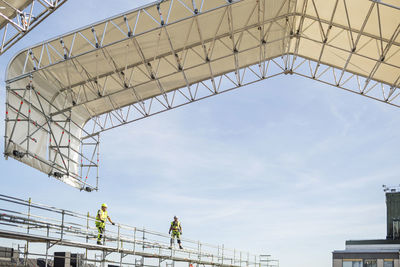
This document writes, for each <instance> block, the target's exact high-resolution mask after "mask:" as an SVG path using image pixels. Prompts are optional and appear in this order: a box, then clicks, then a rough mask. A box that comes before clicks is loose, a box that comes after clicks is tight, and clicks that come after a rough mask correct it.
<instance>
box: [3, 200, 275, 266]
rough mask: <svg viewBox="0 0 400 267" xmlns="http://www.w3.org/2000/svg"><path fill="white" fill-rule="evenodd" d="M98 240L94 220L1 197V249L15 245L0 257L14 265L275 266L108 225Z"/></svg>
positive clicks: (243, 255) (230, 252) (245, 254)
mask: <svg viewBox="0 0 400 267" xmlns="http://www.w3.org/2000/svg"><path fill="white" fill-rule="evenodd" d="M96 238H97V229H96V227H95V217H94V216H91V215H90V214H89V213H88V214H86V215H84V214H79V213H76V212H73V211H69V210H64V209H58V208H55V207H51V206H47V205H43V204H39V203H34V202H33V201H32V200H31V199H29V200H23V199H20V198H16V197H11V196H6V195H0V246H3V247H4V244H6V245H7V244H8V245H9V244H10V243H11V244H14V246H13V248H12V251H8V250H7V249H5V248H3V252H4V253H3V254H2V248H0V258H1V255H8V257H9V259H10V261H12V262H13V263H14V264H22V265H24V264H27V263H28V262H29V261H30V260H32V258H40V260H41V261H42V262H43V264H44V266H46V267H50V266H53V263H56V262H57V260H59V261H63V262H64V263H65V260H66V261H67V262H71V259H73V260H74V261H75V262H77V261H78V262H80V264H81V266H107V265H106V264H108V266H136V267H142V266H146V267H175V266H188V267H194V266H196V267H200V266H202V267H207V266H210V267H267V266H277V262H276V261H274V260H272V259H271V258H270V255H254V254H250V253H248V252H244V251H240V250H236V249H228V248H226V247H224V245H219V246H215V245H211V244H207V243H202V242H200V241H193V240H190V239H182V241H183V242H184V245H185V248H184V249H179V248H175V247H170V236H169V235H166V234H163V233H159V232H155V231H150V230H147V229H144V228H137V227H132V226H128V225H123V224H116V225H115V226H113V225H108V226H107V229H106V232H105V234H104V237H103V239H104V243H103V245H97V244H96ZM16 246H17V247H16ZM5 247H7V246H5ZM65 249H68V250H73V252H71V251H65ZM60 251H61V252H60ZM63 251H64V252H63ZM14 252H15V253H14ZM16 255H17V256H16ZM62 266H64V265H62Z"/></svg>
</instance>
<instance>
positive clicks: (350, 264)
mask: <svg viewBox="0 0 400 267" xmlns="http://www.w3.org/2000/svg"><path fill="white" fill-rule="evenodd" d="M343 267H363V265H362V260H343ZM375 267H376V266H375ZM392 267H393V266H392Z"/></svg>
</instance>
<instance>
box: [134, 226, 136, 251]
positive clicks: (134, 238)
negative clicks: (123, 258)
mask: <svg viewBox="0 0 400 267" xmlns="http://www.w3.org/2000/svg"><path fill="white" fill-rule="evenodd" d="M135 252H136V227H135V229H133V255H135Z"/></svg>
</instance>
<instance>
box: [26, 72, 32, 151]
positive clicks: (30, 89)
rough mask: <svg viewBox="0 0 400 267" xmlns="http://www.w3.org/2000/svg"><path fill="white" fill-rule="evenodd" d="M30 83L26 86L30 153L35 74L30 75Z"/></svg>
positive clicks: (27, 140) (27, 138)
mask: <svg viewBox="0 0 400 267" xmlns="http://www.w3.org/2000/svg"><path fill="white" fill-rule="evenodd" d="M29 78H30V79H29V84H28V85H27V86H26V89H27V90H28V125H27V126H28V127H27V131H28V132H27V134H26V153H27V155H29V152H30V150H29V145H30V141H31V108H32V98H31V96H32V88H33V76H32V75H30V76H29Z"/></svg>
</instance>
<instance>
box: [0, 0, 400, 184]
mask: <svg viewBox="0 0 400 267" xmlns="http://www.w3.org/2000/svg"><path fill="white" fill-rule="evenodd" d="M358 9H360V11H359V10H358ZM178 11H179V15H177V13H178ZM355 12H363V14H362V16H361V18H360V16H355V17H358V20H356V19H354V18H353V16H354V14H355ZM182 14H183V15H182ZM352 15H353V16H352ZM209 21H211V22H209ZM340 21H342V22H343V23H339V22H340ZM14 62H15V63H14ZM17 62H18V64H17ZM13 65H15V66H16V67H14V68H13V67H12V66H13ZM10 66H11V67H10V68H9V76H8V80H7V86H8V100H7V112H8V114H7V118H6V128H7V129H6V138H5V142H6V146H5V147H6V150H5V154H6V155H7V156H12V157H14V158H18V156H15V155H14V154H13V152H14V151H17V152H20V151H22V152H21V155H27V157H25V158H24V157H21V158H18V159H19V160H21V161H24V162H25V163H27V164H29V165H31V166H33V167H35V168H38V169H40V170H41V171H44V172H46V173H48V174H49V175H52V176H55V177H56V178H60V177H58V176H60V175H61V178H62V179H61V180H63V181H65V182H70V184H71V185H73V186H76V187H78V188H81V189H82V188H85V187H87V188H88V189H89V190H92V189H97V182H96V186H88V183H87V177H89V176H90V175H91V174H92V172H93V171H94V172H95V173H96V174H95V175H94V176H95V177H96V181H97V180H98V163H99V159H98V145H99V135H100V134H101V132H103V131H106V130H109V129H113V128H116V127H118V126H121V125H125V124H128V123H131V122H134V121H137V120H140V119H143V118H146V117H149V116H152V115H155V114H158V113H160V112H165V111H168V110H171V109H174V108H177V107H180V106H183V105H186V104H189V103H192V102H195V101H198V100H201V99H205V98H208V97H210V96H213V95H217V94H221V93H223V92H227V91H231V90H233V89H236V88H239V87H243V86H245V85H248V84H251V83H255V82H257V81H261V80H264V79H268V78H272V77H275V76H278V75H281V74H285V75H293V74H296V75H300V76H303V77H307V78H310V79H313V80H316V81H319V82H322V83H325V84H329V85H332V86H334V87H337V88H341V89H344V90H347V91H350V92H353V93H356V94H359V95H363V96H366V97H369V98H371V99H374V100H378V101H381V102H384V103H387V104H390V105H393V106H396V107H399V106H400V98H399V97H398V96H399V94H400V91H399V85H400V10H399V9H398V8H396V7H390V6H388V4H385V3H381V2H379V1H367V0H357V1H349V0H331V1H329V2H326V1H320V0H297V1H296V0H274V1H265V0H241V1H240V0H238V1H228V0H227V1H225V0H224V1H222V0H217V1H211V0H196V1H195V0H193V1H191V0H190V1H189V0H170V1H161V2H157V3H154V4H151V5H148V6H145V7H142V8H139V9H137V10H133V11H129V12H127V13H125V14H122V15H119V16H116V17H113V18H110V19H107V20H104V21H102V22H100V23H97V24H93V25H90V26H89V27H86V28H83V29H80V30H78V31H76V32H73V33H70V34H67V35H65V36H62V37H59V38H56V39H52V40H50V41H47V42H44V43H43V44H41V45H38V46H35V47H31V48H29V49H27V50H25V51H23V52H21V53H20V54H18V55H17V56H16V57H15V58H14V60H13V62H12V63H11V64H10ZM26 84H28V86H26ZM35 88H37V89H35ZM48 88H51V90H49V89H48ZM17 91H20V94H16V92H17ZM32 92H33V96H35V97H36V100H37V101H36V102H32V101H31V98H30V97H31V95H32ZM40 93H41V95H40ZM27 98H28V100H27ZM41 101H42V102H43V101H44V102H46V105H45V106H46V108H41V107H40V105H41V104H40V102H41ZM26 106H28V107H29V108H28V110H30V108H31V107H32V108H34V109H37V110H39V111H38V112H39V113H40V114H36V115H35V117H40V118H41V123H40V124H39V128H42V129H44V130H43V131H38V132H36V131H34V130H32V129H30V128H29V127H21V128H22V129H23V130H19V131H18V132H21V131H25V133H24V134H22V136H25V137H28V138H27V141H26V146H25V145H24V146H21V141H19V142H16V140H15V139H16V138H15V134H14V132H15V131H14V128H15V127H16V126H15V125H18V124H21V119H24V120H27V121H28V125H30V124H32V119H31V118H30V116H29V114H30V112H27V109H26V108H25V110H24V107H26ZM52 122H60V123H58V124H57V123H56V124H55V125H53V124H52ZM62 123H65V124H62ZM54 128H57V130H54ZM40 132H42V135H43V136H47V137H49V136H53V138H50V141H46V142H45V144H44V145H43V144H42V146H41V149H43V147H47V150H48V151H52V150H54V152H53V153H52V154H51V153H50V152H46V151H40V153H35V152H33V153H32V151H30V150H29V149H30V146H29V142H30V141H29V139H30V138H32V137H33V136H34V135H35V134H38V133H40ZM43 132H44V133H43ZM65 133H67V134H68V135H69V136H68V140H74V142H75V143H74V142H72V144H70V141H69V143H68V144H63V139H62V138H63V136H64V134H65ZM19 138H20V139H21V136H19ZM35 138H36V137H35ZM42 138H43V137H42ZM17 139H18V138H17ZM52 140H53V141H52ZM22 141H23V140H22ZM84 142H86V143H87V144H89V145H84ZM92 145H93V146H94V149H93V150H91V151H90V152H87V151H86V150H85V149H82V147H90V146H92ZM71 153H72V154H71ZM38 154H41V155H42V157H41V158H42V160H41V165H40V166H39V165H38V164H36V163H34V162H32V157H33V158H34V159H36V158H35V157H38ZM49 155H51V156H52V157H50V156H49ZM71 155H72V156H71ZM96 155H97V159H96ZM79 159H81V162H79ZM82 159H85V160H86V161H87V162H86V164H84V163H83V161H82ZM35 164H36V165H35ZM43 164H44V165H46V167H44V166H42V165H43ZM84 167H86V169H85V171H83V168H84ZM79 169H80V171H79ZM95 170H96V171H95ZM55 172H57V173H59V174H55ZM71 180H73V182H71Z"/></svg>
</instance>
